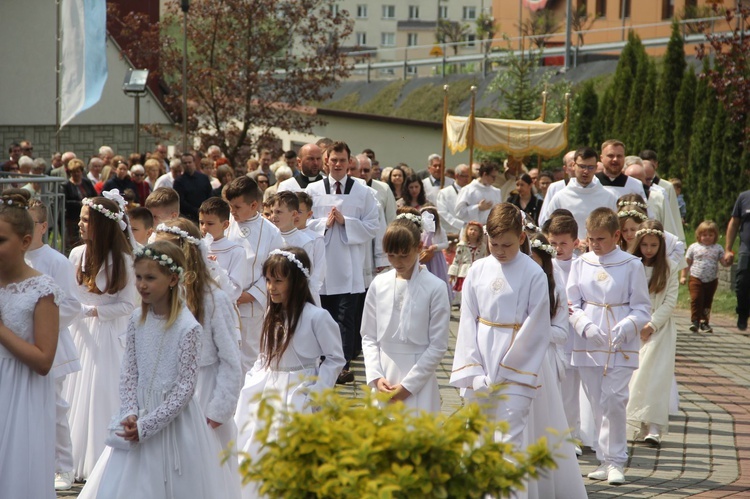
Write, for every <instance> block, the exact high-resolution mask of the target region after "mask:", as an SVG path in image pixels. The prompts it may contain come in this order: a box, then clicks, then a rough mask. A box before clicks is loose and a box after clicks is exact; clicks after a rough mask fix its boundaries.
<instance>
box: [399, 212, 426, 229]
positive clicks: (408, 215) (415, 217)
mask: <svg viewBox="0 0 750 499" xmlns="http://www.w3.org/2000/svg"><path fill="white" fill-rule="evenodd" d="M399 218H405V219H406V220H409V221H410V222H414V223H415V224H417V227H419V230H422V217H420V216H419V215H415V214H413V213H401V214H399V215H397V216H396V220H398V219H399Z"/></svg>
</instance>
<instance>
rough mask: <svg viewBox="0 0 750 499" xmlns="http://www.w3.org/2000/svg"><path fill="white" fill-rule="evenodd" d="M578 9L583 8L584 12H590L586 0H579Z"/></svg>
mask: <svg viewBox="0 0 750 499" xmlns="http://www.w3.org/2000/svg"><path fill="white" fill-rule="evenodd" d="M577 9H578V10H581V9H583V12H584V13H585V14H588V13H589V6H588V4H587V3H586V0H578V7H577Z"/></svg>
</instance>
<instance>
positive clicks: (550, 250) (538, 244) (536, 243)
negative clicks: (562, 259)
mask: <svg viewBox="0 0 750 499" xmlns="http://www.w3.org/2000/svg"><path fill="white" fill-rule="evenodd" d="M531 247H532V248H534V249H538V250H542V251H544V252H545V253H547V254H548V255H550V256H551V257H552V258H556V257H557V250H556V249H555V248H554V246H552V245H551V244H544V243H542V240H541V239H534V240H533V241H531Z"/></svg>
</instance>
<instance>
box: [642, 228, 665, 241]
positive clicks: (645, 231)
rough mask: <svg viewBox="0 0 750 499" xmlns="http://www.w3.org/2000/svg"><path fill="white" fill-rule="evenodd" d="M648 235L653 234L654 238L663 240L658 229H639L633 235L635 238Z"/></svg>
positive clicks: (662, 235) (661, 233) (662, 233)
mask: <svg viewBox="0 0 750 499" xmlns="http://www.w3.org/2000/svg"><path fill="white" fill-rule="evenodd" d="M649 234H653V235H654V236H659V237H660V238H662V239H664V232H662V231H660V230H659V229H640V230H638V231H637V232H636V233H635V237H641V236H645V235H649Z"/></svg>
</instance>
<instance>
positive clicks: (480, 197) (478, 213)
mask: <svg viewBox="0 0 750 499" xmlns="http://www.w3.org/2000/svg"><path fill="white" fill-rule="evenodd" d="M497 176H498V172H497V164H495V163H492V162H489V161H485V162H483V163H482V166H480V167H479V178H477V179H475V180H474V181H473V182H472V183H470V184H469V185H467V186H466V187H463V188H462V189H461V191H460V192H459V193H458V197H457V198H456V217H457V218H459V219H461V220H462V221H463V222H464V224H466V223H468V222H471V221H472V220H476V221H477V222H479V223H481V224H482V225H484V224H486V223H487V216H488V215H489V214H490V209H491V208H492V207H493V206H495V205H496V204H498V203H502V202H503V195H502V193H501V192H500V189H498V188H497V187H494V186H493V185H492V184H494V183H495V181H496V180H497Z"/></svg>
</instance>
